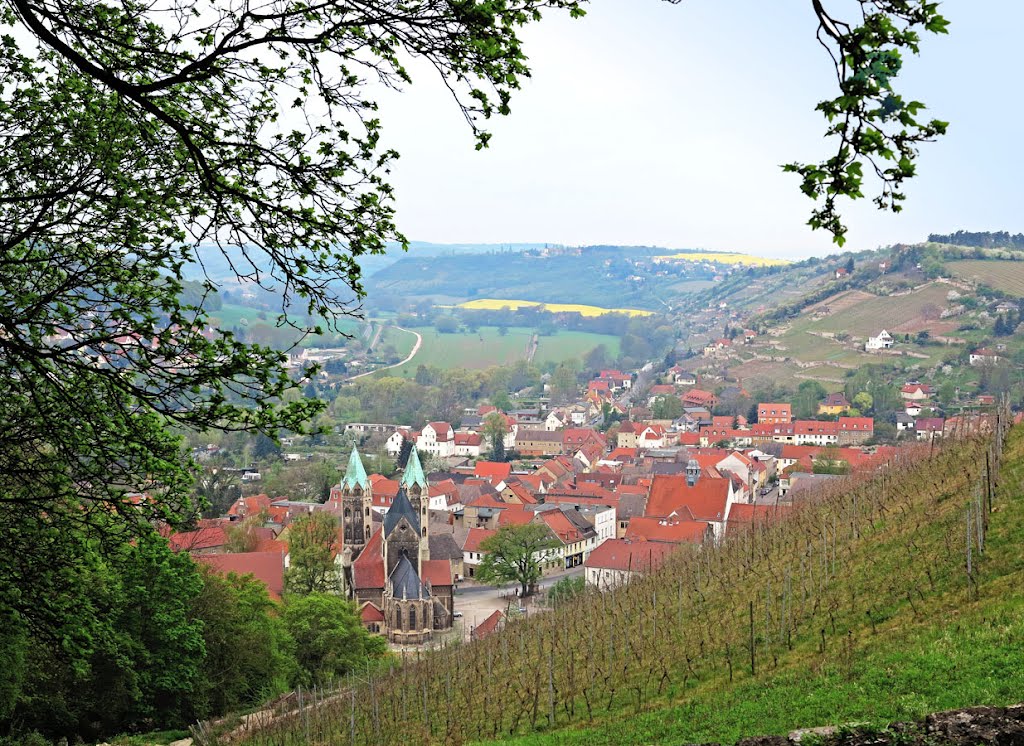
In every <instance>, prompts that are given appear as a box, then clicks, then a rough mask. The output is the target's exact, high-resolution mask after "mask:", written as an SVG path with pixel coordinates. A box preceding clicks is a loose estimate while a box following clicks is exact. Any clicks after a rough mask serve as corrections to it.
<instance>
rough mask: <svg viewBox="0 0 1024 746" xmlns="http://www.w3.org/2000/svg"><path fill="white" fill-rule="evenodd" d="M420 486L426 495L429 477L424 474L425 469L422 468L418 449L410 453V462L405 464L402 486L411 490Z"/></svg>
mask: <svg viewBox="0 0 1024 746" xmlns="http://www.w3.org/2000/svg"><path fill="white" fill-rule="evenodd" d="M414 484H418V485H419V486H420V489H421V490H423V492H424V493H426V491H427V477H426V475H424V474H423V467H422V466H420V457H419V454H418V453H417V452H416V448H415V447H413V449H412V450H411V451H410V452H409V460H408V461H407V462H406V463H405V472H404V473H403V474H402V486H403V487H406V488H409V487H412V486H413V485H414Z"/></svg>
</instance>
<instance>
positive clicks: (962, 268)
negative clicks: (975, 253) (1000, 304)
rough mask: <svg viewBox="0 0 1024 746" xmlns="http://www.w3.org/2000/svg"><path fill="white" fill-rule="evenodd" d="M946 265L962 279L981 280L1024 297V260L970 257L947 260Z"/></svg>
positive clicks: (997, 288)
mask: <svg viewBox="0 0 1024 746" xmlns="http://www.w3.org/2000/svg"><path fill="white" fill-rule="evenodd" d="M946 267H947V268H948V269H949V270H950V272H952V273H953V275H954V276H955V277H959V278H960V279H962V280H970V281H972V282H980V283H983V284H985V285H988V286H989V287H991V288H994V289H996V290H1002V291H1003V292H1004V293H1009V294H1010V295H1014V296H1016V297H1018V298H1021V297H1024V262H1011V261H999V260H989V261H985V260H981V259H974V260H971V259H968V260H965V261H960V262H947V263H946Z"/></svg>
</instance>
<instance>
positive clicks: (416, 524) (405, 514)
mask: <svg viewBox="0 0 1024 746" xmlns="http://www.w3.org/2000/svg"><path fill="white" fill-rule="evenodd" d="M413 453H416V451H413ZM420 473H421V474H422V471H421V472H420ZM402 518H405V519H406V520H407V521H409V523H410V525H412V527H413V530H414V531H415V532H416V535H417V536H419V535H420V516H419V513H417V512H416V509H415V508H413V506H412V503H411V502H409V495H407V494H406V492H405V484H404V482H403V484H402V486H401V487H399V488H398V494H397V495H396V496H395V501H394V502H393V503H391V507H390V508H388V512H387V513H385V514H384V536H385V537H387V536H390V535H391V532H392V531H394V530H395V526H397V525H398V522H399V521H400V520H402Z"/></svg>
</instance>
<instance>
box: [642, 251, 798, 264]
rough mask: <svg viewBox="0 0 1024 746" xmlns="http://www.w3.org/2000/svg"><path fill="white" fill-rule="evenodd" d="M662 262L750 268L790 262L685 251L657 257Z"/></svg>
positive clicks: (712, 252)
mask: <svg viewBox="0 0 1024 746" xmlns="http://www.w3.org/2000/svg"><path fill="white" fill-rule="evenodd" d="M655 259H659V260H661V261H679V262H713V263H715V264H742V265H744V266H748V267H784V266H786V265H787V264H791V263H792V262H788V261H786V260H785V259H769V258H768V257H763V256H753V255H751V254H733V253H731V252H725V251H693V252H690V251H684V252H680V253H678V254H666V255H664V256H658V257H655Z"/></svg>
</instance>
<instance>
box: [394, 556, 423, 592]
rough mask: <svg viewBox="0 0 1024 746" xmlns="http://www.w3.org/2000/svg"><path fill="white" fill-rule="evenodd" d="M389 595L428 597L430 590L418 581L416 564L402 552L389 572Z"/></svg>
mask: <svg viewBox="0 0 1024 746" xmlns="http://www.w3.org/2000/svg"><path fill="white" fill-rule="evenodd" d="M391 595H392V596H393V597H394V598H401V599H412V600H415V599H423V598H430V591H428V590H427V588H426V586H424V585H423V583H422V582H421V581H420V576H419V574H417V572H416V566H415V565H413V563H412V562H410V561H409V557H408V556H406V555H404V554H403V555H402V558H401V559H399V560H398V564H397V565H395V570H394V572H392V573H391Z"/></svg>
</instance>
